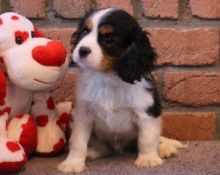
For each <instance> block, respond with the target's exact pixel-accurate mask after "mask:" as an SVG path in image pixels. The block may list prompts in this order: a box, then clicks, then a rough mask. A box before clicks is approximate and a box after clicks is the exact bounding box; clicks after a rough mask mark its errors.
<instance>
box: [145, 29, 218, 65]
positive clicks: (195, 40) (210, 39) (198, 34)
mask: <svg viewBox="0 0 220 175" xmlns="http://www.w3.org/2000/svg"><path fill="white" fill-rule="evenodd" d="M149 32H150V34H151V35H149V36H150V39H151V41H152V44H153V46H154V47H155V49H156V51H157V53H158V56H159V58H158V60H157V65H208V64H214V63H216V62H217V60H218V59H219V31H218V30H217V29H210V28H188V29H174V28H153V29H152V28H151V29H150V28H149Z"/></svg>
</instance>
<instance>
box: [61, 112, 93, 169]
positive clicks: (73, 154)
mask: <svg viewBox="0 0 220 175" xmlns="http://www.w3.org/2000/svg"><path fill="white" fill-rule="evenodd" d="M91 129H92V118H91V116H90V115H89V113H85V112H84V111H82V110H81V111H80V110H76V114H75V116H74V122H73V127H72V135H71V138H70V152H69V154H68V156H67V158H66V160H64V161H63V162H61V163H60V164H59V165H58V169H59V170H60V171H62V172H65V173H70V172H73V173H80V172H82V171H83V170H85V159H86V154H87V144H88V141H89V137H90V134H91Z"/></svg>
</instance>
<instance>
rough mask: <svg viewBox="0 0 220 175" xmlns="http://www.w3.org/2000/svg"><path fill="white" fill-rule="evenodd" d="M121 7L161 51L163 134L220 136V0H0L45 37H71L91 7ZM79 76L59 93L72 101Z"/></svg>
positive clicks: (66, 39)
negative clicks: (136, 21)
mask: <svg viewBox="0 0 220 175" xmlns="http://www.w3.org/2000/svg"><path fill="white" fill-rule="evenodd" d="M103 7H120V8H123V9H125V10H126V11H128V12H129V13H130V14H132V15H133V16H134V17H135V18H136V19H137V20H138V21H139V23H140V24H141V25H142V26H143V28H144V29H146V30H148V31H149V33H150V39H151V41H152V43H153V46H154V47H155V48H156V50H157V53H158V55H159V58H158V60H157V69H156V77H157V82H158V88H159V90H160V94H161V99H162V103H163V108H164V114H163V118H164V135H167V136H170V137H173V138H177V139H181V140H212V139H217V138H220V120H219V119H220V57H219V55H220V54H219V50H220V49H219V40H220V34H219V29H220V0H120V1H119V0H35V1H33V0H1V4H0V8H1V12H4V11H15V12H19V13H21V14H23V15H26V16H27V17H29V18H30V19H31V20H32V21H33V22H34V23H35V24H36V25H37V26H38V27H40V28H41V30H42V31H43V33H44V34H45V35H46V36H48V37H51V38H53V39H58V40H61V41H62V42H63V43H64V44H65V45H66V47H67V48H68V49H69V47H70V46H69V39H70V36H71V34H72V33H73V31H74V30H75V28H76V26H77V24H78V21H79V19H80V18H81V17H82V16H83V15H84V14H85V12H86V11H88V10H89V9H91V8H103ZM74 80H75V77H74V73H71V70H70V72H69V73H68V75H67V76H66V78H65V81H64V82H63V83H62V85H61V87H59V88H58V89H57V90H55V92H54V94H55V97H56V100H57V101H62V100H73V99H74V97H73V95H72V91H73V89H74Z"/></svg>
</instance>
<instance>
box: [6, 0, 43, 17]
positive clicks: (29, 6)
mask: <svg viewBox="0 0 220 175" xmlns="http://www.w3.org/2000/svg"><path fill="white" fill-rule="evenodd" d="M10 2H11V6H12V9H13V11H14V12H17V13H20V14H22V15H24V16H26V17H28V18H44V17H45V16H46V10H47V9H46V3H45V0H37V1H33V0H10Z"/></svg>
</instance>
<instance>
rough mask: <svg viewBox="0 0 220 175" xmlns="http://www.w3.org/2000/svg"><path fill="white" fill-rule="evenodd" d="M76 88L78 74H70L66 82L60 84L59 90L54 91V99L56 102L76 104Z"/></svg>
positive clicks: (65, 79)
mask: <svg viewBox="0 0 220 175" xmlns="http://www.w3.org/2000/svg"><path fill="white" fill-rule="evenodd" d="M75 87H76V74H75V73H73V72H72V73H68V74H67V75H66V77H65V78H64V80H63V81H62V82H60V83H59V84H58V88H56V89H55V90H53V97H54V99H55V101H56V102H62V101H71V102H73V106H74V104H75V100H74V92H75Z"/></svg>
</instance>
